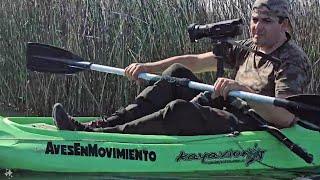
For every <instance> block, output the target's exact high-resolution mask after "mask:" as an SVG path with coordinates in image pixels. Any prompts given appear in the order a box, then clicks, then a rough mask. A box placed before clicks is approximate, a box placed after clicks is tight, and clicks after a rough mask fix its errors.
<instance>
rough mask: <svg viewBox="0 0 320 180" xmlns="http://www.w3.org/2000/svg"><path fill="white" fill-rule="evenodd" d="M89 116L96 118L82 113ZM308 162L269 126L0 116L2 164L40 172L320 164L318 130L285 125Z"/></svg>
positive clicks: (240, 168)
mask: <svg viewBox="0 0 320 180" xmlns="http://www.w3.org/2000/svg"><path fill="white" fill-rule="evenodd" d="M79 119H80V121H83V122H84V121H88V120H90V119H92V118H79ZM282 132H283V134H285V135H286V136H287V137H289V138H290V139H291V140H292V141H294V142H295V143H296V144H298V145H300V146H301V147H303V148H304V149H305V150H307V151H308V152H309V153H310V154H312V155H313V163H306V162H305V161H304V160H303V159H301V158H300V157H298V156H297V155H296V154H294V153H292V152H291V150H290V149H289V148H287V147H286V146H284V145H283V144H282V143H281V142H280V141H279V140H277V139H276V138H275V137H274V136H272V135H270V134H269V133H268V132H265V131H246V132H241V133H238V134H221V135H207V136H165V135H161V136H160V135H129V134H109V133H91V132H74V131H59V130H57V129H56V128H55V126H53V125H52V120H51V118H50V117H12V118H11V117H9V118H4V117H0V168H2V169H22V170H31V171H39V172H88V173H89V172H94V173H99V172H132V173H140V172H143V173H157V172H160V173H161V172H166V173H170V172H172V173H178V172H182V173H187V172H210V173H219V172H220V173H221V172H225V171H228V172H254V171H258V170H261V171H265V170H267V171H268V170H273V169H284V170H294V169H299V170H309V169H319V168H320V146H319V141H320V133H319V132H317V131H312V130H308V129H305V128H303V127H301V126H299V125H295V126H294V127H292V128H287V129H283V130H282Z"/></svg>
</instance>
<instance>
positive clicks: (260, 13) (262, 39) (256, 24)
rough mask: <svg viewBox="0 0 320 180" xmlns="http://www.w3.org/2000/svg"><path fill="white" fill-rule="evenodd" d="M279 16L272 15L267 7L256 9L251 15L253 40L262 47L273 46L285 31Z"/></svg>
mask: <svg viewBox="0 0 320 180" xmlns="http://www.w3.org/2000/svg"><path fill="white" fill-rule="evenodd" d="M283 28H284V27H283V25H282V24H279V18H278V17H276V16H274V15H272V14H271V13H270V10H269V9H268V8H266V7H261V8H258V9H254V10H253V11H252V15H251V22H250V30H251V32H250V33H251V37H252V39H253V42H254V43H255V44H256V45H257V46H258V47H262V48H272V47H273V46H274V45H275V44H276V43H278V42H279V40H280V39H281V35H282V33H284V32H285V31H284V29H283Z"/></svg>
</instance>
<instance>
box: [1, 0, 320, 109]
mask: <svg viewBox="0 0 320 180" xmlns="http://www.w3.org/2000/svg"><path fill="white" fill-rule="evenodd" d="M251 4H252V1H251V0H230V1H221V0H212V1H211V5H212V7H213V10H212V11H210V10H208V6H207V5H206V4H205V3H203V2H202V1H192V0H162V1H157V0H148V1H147V0H123V1H118V0H100V1H98V0H86V1H85V0H77V1H64V0H48V1H40V0H1V3H0V102H1V103H4V104H5V105H6V106H8V105H9V106H11V107H13V108H17V109H18V110H19V111H22V112H24V113H25V114H34V113H36V114H39V115H50V112H51V107H52V105H53V104H54V103H55V102H61V103H63V104H64V105H65V106H66V108H67V110H68V111H69V112H71V113H72V114H74V115H99V114H109V113H111V112H113V111H114V110H115V109H118V108H119V107H120V106H121V105H125V104H127V103H128V102H129V101H132V100H133V98H134V96H135V95H136V94H137V93H138V92H139V90H140V89H139V87H138V86H136V85H135V84H134V83H133V82H130V81H128V80H127V79H126V78H124V77H119V76H116V75H110V74H104V73H98V72H85V73H80V74H77V75H74V76H64V75H52V74H40V73H34V72H27V70H26V67H25V48H26V42H29V41H32V42H41V43H47V44H51V45H55V46H59V47H62V48H65V49H67V50H70V51H72V52H74V53H75V54H79V55H80V56H81V57H84V58H87V59H88V60H90V61H92V62H94V63H97V64H105V65H109V66H114V67H122V68H123V67H126V66H127V65H129V64H130V63H132V62H147V61H156V60H159V59H163V58H166V57H170V56H173V55H178V54H185V53H197V52H205V51H210V50H211V46H210V45H209V44H208V43H209V41H205V40H204V41H201V42H200V43H196V44H191V43H190V41H189V39H188V35H187V31H186V27H187V26H188V24H190V23H194V22H197V23H211V22H217V21H221V20H226V19H232V18H238V17H242V18H244V19H245V23H246V29H248V24H249V17H250V7H251ZM292 9H293V13H294V15H293V22H294V24H295V28H294V29H295V30H296V31H295V32H296V33H295V39H296V40H297V42H298V43H299V44H300V45H301V46H302V47H303V48H304V50H305V51H306V52H307V54H308V55H309V57H310V60H311V62H312V64H313V65H314V66H313V68H312V69H313V72H314V73H313V74H314V76H313V81H312V83H311V85H310V88H309V92H311V93H317V92H319V91H320V87H319V86H320V83H319V81H318V80H317V77H318V76H319V74H320V68H319V64H320V63H319V57H320V56H319V53H320V52H319V49H320V41H319V39H320V35H319V25H320V3H319V1H312V2H311V1H303V2H302V1H301V2H300V1H296V2H294V3H293V4H292ZM245 37H248V33H246V34H245V35H244V36H243V37H241V38H245ZM200 76H203V77H204V78H205V79H206V82H208V83H209V82H210V81H211V80H212V79H213V78H212V77H213V74H211V73H207V74H203V75H200Z"/></svg>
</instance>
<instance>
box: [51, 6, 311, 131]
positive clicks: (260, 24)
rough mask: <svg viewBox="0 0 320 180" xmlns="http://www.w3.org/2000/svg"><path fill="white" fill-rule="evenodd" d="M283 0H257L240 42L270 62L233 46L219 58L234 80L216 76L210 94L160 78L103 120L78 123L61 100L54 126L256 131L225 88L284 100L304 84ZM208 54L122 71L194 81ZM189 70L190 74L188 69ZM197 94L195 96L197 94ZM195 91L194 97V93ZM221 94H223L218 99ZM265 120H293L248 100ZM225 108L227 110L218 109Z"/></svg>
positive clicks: (211, 63) (303, 61)
mask: <svg viewBox="0 0 320 180" xmlns="http://www.w3.org/2000/svg"><path fill="white" fill-rule="evenodd" d="M288 6H289V5H288V2H287V0H257V1H256V2H255V3H254V5H253V9H252V16H251V23H250V29H251V39H249V40H244V41H241V44H243V45H245V46H248V47H251V48H253V49H255V50H258V51H261V52H263V53H265V54H268V55H271V56H275V57H277V58H279V59H280V60H281V61H280V62H274V61H271V60H269V59H268V58H266V57H260V56H257V55H256V54H255V53H251V52H248V51H246V50H243V49H241V48H239V47H233V48H232V49H231V50H230V52H229V54H228V55H227V57H228V58H227V59H225V62H226V63H227V64H229V66H230V68H233V69H235V70H236V74H235V77H234V79H227V78H218V79H217V81H216V82H215V83H214V92H215V93H214V94H215V96H214V97H209V96H210V95H209V96H208V94H207V93H200V92H199V91H197V90H191V89H188V88H184V87H181V86H175V85H172V84H170V83H168V82H166V81H164V80H160V81H158V82H156V83H155V84H154V85H151V86H148V87H147V88H146V89H145V90H143V91H142V92H141V93H140V94H139V95H138V96H137V98H136V99H135V102H134V103H132V104H130V105H129V106H127V107H126V108H124V109H122V110H120V111H118V112H116V113H115V114H113V115H112V116H111V117H109V118H107V119H100V120H97V121H93V122H90V123H79V122H77V121H76V120H75V119H74V118H73V117H71V116H69V115H67V113H66V112H65V111H64V110H63V108H62V105H61V104H56V105H55V106H54V108H53V118H54V122H55V124H56V126H57V127H58V129H61V130H80V131H93V132H115V133H133V134H168V135H200V134H217V133H229V132H232V131H234V130H238V131H243V130H258V129H259V125H258V124H256V123H254V121H252V120H250V117H247V116H246V115H244V114H241V113H239V112H235V111H234V110H232V107H230V106H228V105H226V104H225V103H224V102H223V100H222V99H224V100H226V97H227V94H228V92H230V91H232V90H241V91H247V92H253V93H258V94H263V95H268V96H275V97H281V98H285V97H287V96H290V95H294V94H299V93H302V92H303V91H304V88H305V87H306V85H307V84H308V82H309V74H308V71H307V70H308V68H309V67H308V66H309V65H308V57H307V56H306V54H305V53H304V52H303V51H302V50H301V48H299V47H298V46H297V45H296V44H295V43H294V42H293V40H291V37H290V35H289V33H288V32H289V31H290V29H291V24H290V20H289V10H288V9H289V7H288ZM216 66H217V58H216V56H215V55H214V54H213V53H212V52H208V53H204V54H198V55H183V56H175V57H171V58H168V59H164V60H161V61H158V62H152V63H145V64H140V63H134V64H131V65H129V66H128V67H126V68H125V73H126V75H127V76H128V77H129V78H130V79H132V80H136V81H139V79H138V74H139V73H141V72H149V73H156V72H162V71H163V73H162V74H163V75H169V76H174V77H181V78H188V79H190V80H192V81H200V80H198V79H197V77H196V76H195V75H194V74H193V73H192V72H205V71H212V70H216ZM191 71H192V72H191ZM199 93H200V94H199ZM197 94H198V96H197ZM222 97H223V98H222ZM248 104H249V105H250V106H251V108H253V109H254V110H255V111H256V113H258V114H259V115H260V116H261V117H263V118H264V119H265V120H266V121H267V122H269V123H271V124H273V125H275V126H277V127H280V128H283V127H290V126H291V125H292V124H293V123H294V122H295V116H294V115H293V114H291V113H290V112H288V111H287V110H285V109H283V108H279V107H274V106H271V105H262V104H256V103H254V102H248ZM224 106H227V110H229V111H231V112H232V113H233V114H232V113H230V112H227V111H225V110H224V109H223V107H224Z"/></svg>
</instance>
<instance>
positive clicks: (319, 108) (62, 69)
mask: <svg viewBox="0 0 320 180" xmlns="http://www.w3.org/2000/svg"><path fill="white" fill-rule="evenodd" d="M27 68H28V69H29V70H31V71H38V72H47V73H60V74H73V73H76V72H79V71H83V70H93V71H99V72H106V73H111V74H117V75H121V76H125V74H124V69H120V68H115V67H110V66H104V65H98V64H93V63H91V62H89V61H86V60H84V59H82V58H81V57H79V56H77V55H75V54H73V53H71V52H69V51H66V50H64V49H61V48H58V47H53V46H50V45H46V44H40V43H28V44H27ZM138 77H139V78H141V79H145V80H156V79H161V78H163V77H161V76H159V75H154V74H150V73H140V74H139V76H138ZM165 79H168V80H169V81H171V82H174V83H179V84H181V85H184V86H187V87H189V88H192V89H197V90H202V91H211V92H212V91H213V89H214V88H213V86H212V85H208V84H204V83H198V82H194V81H190V80H187V79H180V78H174V77H165ZM229 96H233V97H239V98H241V99H244V100H251V101H254V102H258V103H264V104H270V105H274V106H278V107H283V108H285V109H287V110H288V111H290V112H291V113H293V114H294V115H296V116H297V117H299V118H300V119H301V120H302V121H304V122H306V123H303V124H304V125H305V126H308V124H312V125H314V126H316V127H319V126H320V96H319V95H296V96H292V97H288V98H287V99H281V98H274V97H269V96H263V95H259V94H254V93H249V92H244V91H231V92H230V93H229Z"/></svg>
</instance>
